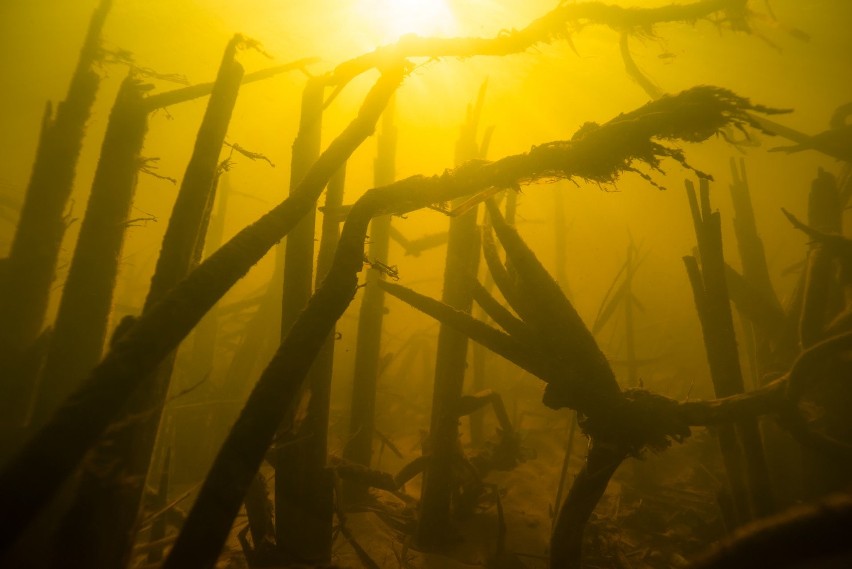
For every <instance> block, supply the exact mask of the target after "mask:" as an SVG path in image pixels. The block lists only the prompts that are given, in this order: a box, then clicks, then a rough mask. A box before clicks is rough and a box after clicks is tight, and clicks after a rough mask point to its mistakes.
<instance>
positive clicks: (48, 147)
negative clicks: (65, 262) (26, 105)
mask: <svg viewBox="0 0 852 569" xmlns="http://www.w3.org/2000/svg"><path fill="white" fill-rule="evenodd" d="M111 7H112V0H101V2H100V3H99V4H98V7H97V8H96V9H95V12H94V14H93V15H92V19H91V21H90V22H89V29H88V31H87V33H86V39H85V41H84V43H83V47H82V49H81V50H80V57H79V59H78V61H77V68H76V69H75V71H74V75H73V76H72V78H71V85H70V86H69V88H68V93H67V94H66V96H65V100H64V101H62V102H61V103H59V105H58V107H57V109H56V115H55V116H54V115H53V114H52V108H51V106H50V105H49V104H48V106H47V108H46V110H45V115H44V120H43V122H42V127H41V134H40V137H39V143H38V149H37V150H36V156H35V162H34V164H33V169H32V173H31V175H30V182H29V185H28V186H27V192H26V196H25V198H24V204H23V207H22V208H21V213H20V217H19V218H18V225H17V228H16V230H15V236H14V238H13V239H12V245H11V249H10V250H9V256H8V258H6V259H5V267H4V270H3V277H2V280H0V377H2V381H3V383H4V386H3V391H4V396H3V398H2V403H1V404H0V417H2V419H0V426H3V430H4V432H8V431H9V430H10V429H16V428H19V427H21V426H22V425H23V421H24V419H25V412H26V410H27V408H28V403H29V399H30V397H31V394H32V388H33V380H34V377H35V373H36V371H37V369H38V362H37V360H38V359H39V356H37V355H36V354H34V353H32V351H31V348H32V347H33V344H34V343H35V342H36V339H37V338H38V336H39V334H40V333H41V328H42V325H43V324H44V317H45V314H46V312H47V305H48V300H49V298H50V290H51V288H52V287H53V279H54V273H55V271H56V262H57V259H58V257H59V251H60V248H61V246H62V238H63V236H64V234H65V225H66V219H65V217H64V212H65V207H66V205H67V203H68V198H69V197H70V196H71V190H72V187H73V184H74V176H75V173H76V168H77V159H78V157H79V155H80V149H81V147H82V145H83V137H84V136H85V130H86V122H87V121H88V119H89V114H90V112H91V108H92V105H93V104H94V102H95V96H96V94H97V91H98V87H99V85H100V76H99V75H98V73H97V72H96V71H95V66H96V64H97V62H98V61H99V59H100V50H101V32H102V30H103V26H104V22H105V20H106V17H107V14H108V13H109V11H110V9H111ZM28 350H30V351H29V352H28ZM34 360H36V361H34Z"/></svg>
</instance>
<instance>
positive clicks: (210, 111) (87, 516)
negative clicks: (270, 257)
mask: <svg viewBox="0 0 852 569" xmlns="http://www.w3.org/2000/svg"><path fill="white" fill-rule="evenodd" d="M240 41H242V40H241V38H239V37H235V38H234V39H233V40H231V42H230V43H229V44H228V47H227V48H226V50H225V55H224V57H223V60H222V65H221V67H220V69H219V75H218V77H217V80H216V85H215V87H214V88H213V93H212V94H211V96H210V101H209V103H208V106H207V110H206V112H205V115H204V119H203V120H202V123H201V126H200V128H199V131H198V136H197V138H196V143H195V150H194V151H193V154H192V157H191V158H190V161H189V164H188V165H187V169H186V173H185V174H184V178H183V181H182V183H181V188H180V192H179V193H178V197H177V201H176V202H175V207H174V209H173V211H172V215H171V218H170V219H169V225H168V228H167V229H166V234H165V236H164V238H163V245H162V248H161V251H160V257H159V259H158V261H157V268H156V270H155V272H154V276H153V278H152V280H151V289H150V290H149V292H148V298H147V299H146V301H145V309H144V311H143V312H147V311H149V310H151V307H152V306H153V305H155V304H156V303H157V302H159V301H160V300H161V299H162V298H163V297H165V295H166V294H167V293H168V291H169V289H171V288H172V287H173V286H175V285H176V284H177V283H178V282H180V280H181V279H183V278H184V277H185V276H186V274H187V273H188V272H189V270H190V268H191V266H192V264H193V262H194V261H196V260H197V256H198V251H199V249H200V244H203V242H204V236H203V235H201V229H202V228H204V227H206V222H205V220H204V218H205V213H208V214H209V207H208V204H209V202H210V200H211V192H212V191H213V189H214V183H215V177H216V169H217V166H218V163H219V154H220V151H221V148H222V143H223V141H224V138H225V134H226V132H227V128H228V123H229V122H230V118H231V113H232V110H233V107H234V104H235V103H236V99H237V93H238V92H239V88H240V82H241V80H242V76H243V68H242V66H241V65H240V64H239V63H237V62H236V61H235V60H234V56H235V53H236V49H237V45H238V42H240ZM173 364H174V352H172V353H171V354H170V355H169V356H168V357H167V358H166V359H165V361H163V363H162V364H161V365H160V366H159V368H158V369H157V370H156V371H155V372H154V374H153V375H152V376H151V378H150V383H149V384H147V385H145V386H144V387H143V388H140V389H137V390H136V392H135V393H134V394H133V397H132V398H131V400H130V401H129V402H128V406H127V407H126V408H124V409H123V410H122V415H121V417H120V418H119V419H118V420H117V421H115V422H114V423H113V425H112V429H111V430H110V432H109V433H108V434H107V435H106V436H105V438H104V440H103V441H101V444H100V445H99V446H98V448H97V450H96V452H95V454H94V456H92V457H91V460H90V462H89V463H87V464H86V465H84V469H83V476H82V479H81V482H80V488H79V491H78V493H77V497H76V500H75V502H74V504H73V505H72V506H71V509H70V511H69V513H68V515H67V517H66V520H65V523H64V525H63V528H62V530H61V531H60V535H59V543H58V546H57V552H58V554H59V555H62V552H63V551H68V550H69V548H71V547H74V550H75V551H76V552H77V553H76V555H75V556H74V559H73V560H65V563H66V564H68V566H69V567H70V566H72V565H71V564H72V563H74V564H75V565H73V566H74V567H80V568H83V567H119V566H123V564H126V563H127V561H128V556H129V554H130V550H131V547H132V544H133V539H134V536H135V529H136V528H135V526H136V522H137V517H138V514H139V509H140V505H141V502H142V497H143V495H144V490H145V480H146V478H147V475H148V469H149V466H150V463H151V456H152V453H153V450H154V443H155V441H156V438H157V431H158V429H159V425H160V418H161V416H162V411H163V406H164V405H165V400H166V394H167V392H168V387H169V382H170V379H171V372H172V367H173Z"/></svg>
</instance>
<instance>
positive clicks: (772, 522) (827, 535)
mask: <svg viewBox="0 0 852 569" xmlns="http://www.w3.org/2000/svg"><path fill="white" fill-rule="evenodd" d="M850 526H852V496H850V495H849V494H833V495H830V496H827V497H825V498H823V499H821V500H819V501H817V502H813V503H809V504H804V505H801V506H796V507H795V508H792V509H790V510H788V511H786V512H783V513H781V514H778V515H776V516H772V517H770V518H765V519H763V520H760V521H757V522H754V523H751V524H749V525H747V526H744V527H742V528H740V529H738V530H737V531H736V532H735V533H734V534H733V535H732V536H731V537H730V538H727V539H725V540H724V541H722V542H721V543H720V544H718V545H717V546H715V547H714V548H713V550H712V552H710V553H708V554H706V555H705V556H704V557H702V558H701V559H699V560H697V561H696V562H695V563H693V564H692V565H691V566H690V567H691V569H750V568H752V567H777V568H778V569H784V568H786V567H804V566H810V564H811V563H814V562H816V561H818V560H823V559H824V560H830V559H835V560H836V561H837V562H838V563H840V564H838V565H836V566H837V567H840V566H841V565H843V564H844V561H845V562H846V563H848V561H849V557H850V554H852V548H850V542H849V527H850ZM840 556H842V557H840Z"/></svg>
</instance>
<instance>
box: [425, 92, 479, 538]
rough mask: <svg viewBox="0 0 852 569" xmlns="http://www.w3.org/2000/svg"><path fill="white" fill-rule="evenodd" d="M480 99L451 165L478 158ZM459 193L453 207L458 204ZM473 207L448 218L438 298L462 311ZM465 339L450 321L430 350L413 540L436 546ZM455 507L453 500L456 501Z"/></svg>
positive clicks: (469, 295)
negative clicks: (424, 454)
mask: <svg viewBox="0 0 852 569" xmlns="http://www.w3.org/2000/svg"><path fill="white" fill-rule="evenodd" d="M484 99H485V84H483V86H482V87H481V88H480V90H479V96H478V97H477V100H476V103H475V104H472V105H468V110H467V117H466V118H465V122H464V124H463V125H462V128H461V133H460V135H459V139H458V141H457V142H456V157H455V162H456V165H457V166H458V165H460V164H462V163H465V162H467V161H469V160H474V159H482V158H483V156H482V155H481V151H480V146H479V143H478V140H477V138H478V130H479V119H480V116H481V113H482V106H483V103H484ZM462 200H463V198H459V199H458V200H456V201H455V202H454V203H453V206H454V207H456V206H459V203H458V202H460V201H462ZM477 213H478V206H477V205H474V206H473V207H472V208H470V209H468V210H467V211H466V212H464V213H462V214H461V215H457V216H455V217H451V218H450V227H449V230H448V237H447V253H446V257H445V258H446V261H445V265H444V279H443V288H442V291H443V292H442V293H441V300H442V302H443V303H444V304H447V305H449V306H452V307H453V308H455V309H457V310H461V311H463V312H470V310H471V307H472V306H473V291H472V286H471V279H470V278H468V275H469V274H471V273H472V274H476V272H477V269H478V267H479V257H480V255H479V249H480V247H479V230H478V227H477ZM467 348H468V338H467V336H465V335H464V334H460V333H459V332H458V331H457V330H455V329H453V328H451V327H449V326H443V325H442V326H441V327H440V329H439V330H438V345H437V350H436V354H435V380H434V382H433V392H432V414H431V420H430V426H429V447H430V451H429V452H430V454H431V457H432V460H430V461H429V463H428V465H427V467H426V472H425V474H424V477H423V487H422V491H421V498H420V510H419V523H418V526H417V533H416V535H415V540H416V541H417V543H418V544H419V545H420V546H422V547H435V546H437V545H441V544H444V543H447V541H448V538H451V534H452V529H451V528H452V524H451V508H452V506H453V503H452V502H453V490H454V488H455V487H456V486H457V481H456V478H457V475H456V474H455V472H454V469H453V465H454V463H455V461H456V457H457V456H458V454H459V450H460V449H459V446H458V439H459V420H458V419H459V417H458V414H457V413H456V412H454V409H456V408H457V407H458V405H459V399H460V398H461V396H462V390H463V386H464V379H465V372H466V371H467V351H468V350H467ZM456 506H458V504H456Z"/></svg>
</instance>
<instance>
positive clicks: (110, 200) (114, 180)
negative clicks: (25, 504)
mask: <svg viewBox="0 0 852 569" xmlns="http://www.w3.org/2000/svg"><path fill="white" fill-rule="evenodd" d="M144 87H145V86H144V85H143V84H142V83H140V82H139V81H138V80H136V79H134V78H133V77H132V76H131V77H128V78H127V79H125V80H124V82H123V83H122V86H121V89H120V90H119V93H118V96H117V98H116V102H115V105H114V107H113V109H112V112H111V113H110V118H109V122H108V124H107V130H106V134H105V136H104V142H103V146H102V148H101V156H100V159H99V160H98V168H97V170H96V171H95V178H94V181H93V182H92V191H91V194H90V195H89V203H88V205H87V206H86V215H85V217H84V218H83V222H82V224H81V226H80V236H79V237H78V239H77V245H76V248H75V249H74V257H73V259H72V261H71V266H70V268H69V270H68V278H67V280H66V282H65V287H64V288H63V289H62V298H61V300H60V303H59V311H58V313H57V316H56V321H55V323H54V325H53V333H52V335H51V339H50V345H49V347H48V350H47V356H46V360H45V363H44V369H43V370H42V373H41V381H40V385H39V392H38V393H37V398H36V404H35V408H34V410H33V417H32V419H31V425H33V426H38V425H41V424H43V423H44V421H45V420H47V417H48V416H49V414H50V413H52V412H53V411H55V410H56V408H57V407H58V406H59V404H60V403H61V402H62V401H63V400H64V399H65V398H66V397H67V396H68V395H69V394H70V393H71V392H72V391H73V390H74V389H75V388H76V387H77V386H78V385H79V383H80V381H81V380H82V379H83V378H85V376H86V373H87V372H88V371H89V370H90V369H92V368H93V367H94V366H95V364H97V362H98V360H99V359H100V357H101V352H102V350H103V346H104V340H105V339H106V333H107V324H108V322H109V313H110V310H111V308H112V297H113V290H114V288H115V283H116V277H117V275H118V265H119V261H120V258H121V248H122V245H123V243H124V234H125V231H126V229H127V219H128V215H129V213H130V206H131V203H132V202H133V194H134V192H135V189H136V179H137V175H138V170H139V167H140V165H141V161H140V160H141V159H140V152H141V150H142V144H143V140H144V137H145V133H146V131H147V126H148V124H147V112H146V111H145V109H144V106H143V100H144V99H143V93H144Z"/></svg>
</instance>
